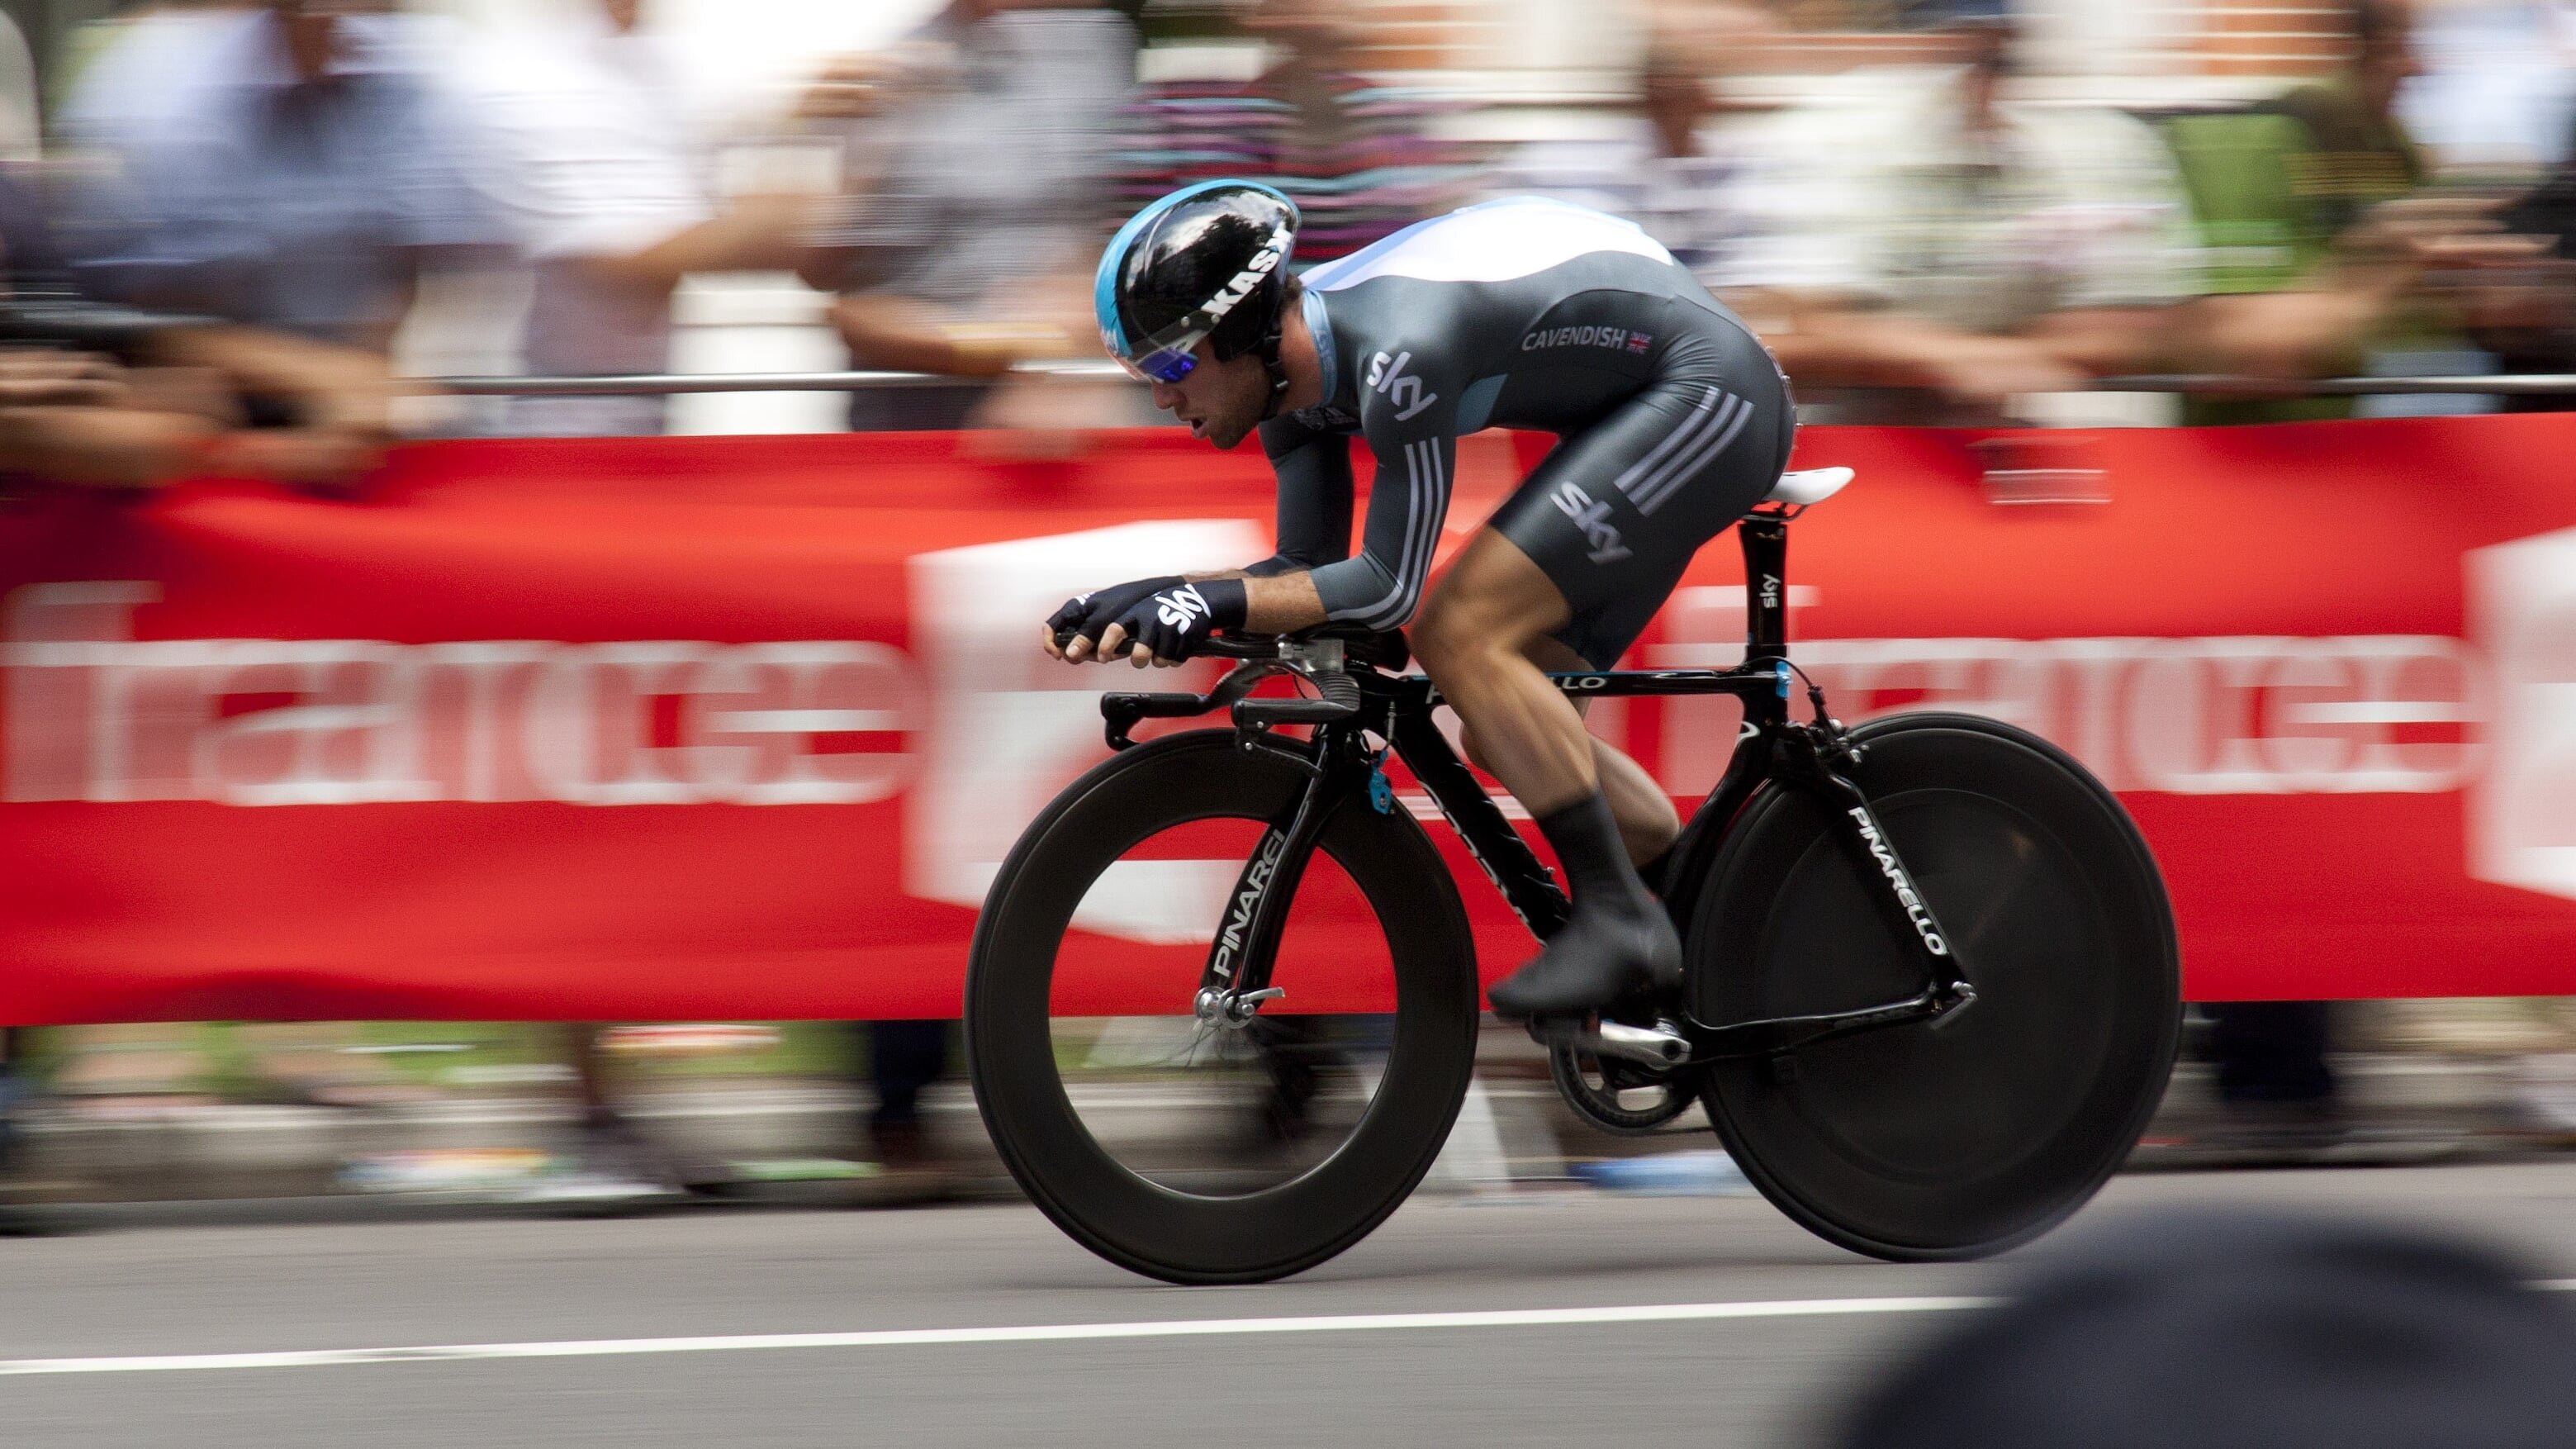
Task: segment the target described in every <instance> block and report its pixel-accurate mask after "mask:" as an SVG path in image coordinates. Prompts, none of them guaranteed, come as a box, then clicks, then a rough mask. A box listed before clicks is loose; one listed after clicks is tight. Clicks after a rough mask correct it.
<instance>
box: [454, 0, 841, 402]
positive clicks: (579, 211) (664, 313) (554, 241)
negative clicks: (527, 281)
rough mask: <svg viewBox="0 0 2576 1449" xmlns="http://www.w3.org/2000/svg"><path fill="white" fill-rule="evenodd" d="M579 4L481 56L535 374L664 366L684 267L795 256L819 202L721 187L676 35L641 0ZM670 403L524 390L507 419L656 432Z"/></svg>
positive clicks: (484, 98) (494, 188) (776, 264)
mask: <svg viewBox="0 0 2576 1449" xmlns="http://www.w3.org/2000/svg"><path fill="white" fill-rule="evenodd" d="M581 6H582V8H581V9H580V10H579V11H577V12H576V13H574V14H573V15H571V16H568V17H567V18H566V19H565V20H564V21H563V22H562V24H561V25H560V27H558V28H556V29H555V30H554V32H553V33H551V34H544V35H540V36H538V37H535V38H533V39H532V38H530V37H527V36H524V35H514V36H513V37H512V43H510V44H509V45H507V46H506V47H495V50H494V53H493V54H492V55H490V56H489V57H488V58H487V59H486V60H485V61H483V62H482V63H481V64H478V65H477V66H476V67H475V73H476V81H477V83H478V86H479V94H478V97H477V98H478V100H479V102H480V108H481V111H482V116H483V119H484V121H485V122H486V123H487V125H488V126H489V127H490V128H491V130H492V133H493V135H494V138H495V142H496V144H495V145H494V147H493V154H492V155H491V157H490V164H489V166H488V168H487V173H486V178H487V179H486V185H487V189H489V190H490V191H491V192H492V194H493V195H494V196H495V197H497V198H498V199H499V200H500V201H501V203H502V204H503V207H504V209H505V210H506V211H507V212H508V213H509V214H510V215H511V216H512V217H513V218H514V219H515V221H516V222H517V224H518V230H519V232H520V233H521V235H522V237H523V238H524V240H525V242H526V246H527V249H528V253H529V257H530V261H531V263H532V266H533V269H534V274H535V275H534V286H533V290H532V295H531V299H530V303H529V308H528V316H527V324H526V331H525V337H526V341H525V348H524V355H525V362H526V366H527V369H528V371H529V372H531V373H532V374H534V375H536V376H539V377H579V376H585V375H590V376H596V375H603V374H615V373H658V372H664V371H667V370H668V369H669V367H670V362H671V294H672V291H673V289H674V288H676V287H677V286H678V285H679V284H680V281H681V279H682V278H684V277H686V276H688V275H689V274H690V273H692V272H723V271H786V270H790V269H792V268H794V267H795V265H796V263H797V261H798V259H799V256H800V251H799V244H800V241H801V234H800V223H801V222H802V221H803V220H804V219H805V214H806V212H807V211H808V210H810V208H811V205H812V203H811V202H810V201H807V200H802V199H799V198H791V197H769V198H752V199H748V200H743V201H738V202H733V203H730V204H728V203H726V202H724V201H723V200H721V199H720V198H719V197H718V196H717V194H716V188H715V176H714V154H713V148H712V146H711V145H710V144H709V138H708V137H707V136H706V135H705V134H704V132H703V129H702V127H701V126H700V125H699V124H698V122H697V120H696V118H695V115H694V111H695V107H694V106H693V105H692V101H691V97H690V94H689V92H688V90H687V89H686V87H685V86H684V85H683V84H682V82H681V76H682V74H683V64H682V58H681V56H680V55H679V53H678V51H677V48H676V46H677V43H676V42H675V41H672V40H671V39H669V38H667V37H665V36H663V35H660V34H656V33H653V32H650V31H648V30H646V29H645V28H644V27H643V26H642V24H641V19H642V10H643V4H642V0H581ZM668 410H669V409H668V400H667V399H663V398H654V397H615V398H525V399H521V400H519V402H518V403H517V404H516V405H515V406H514V407H513V409H512V416H511V430H512V431H513V432H517V433H522V434H532V435H538V436H580V435H589V436H614V435H629V434H639V433H659V432H661V431H663V428H664V424H665V420H666V416H667V413H668Z"/></svg>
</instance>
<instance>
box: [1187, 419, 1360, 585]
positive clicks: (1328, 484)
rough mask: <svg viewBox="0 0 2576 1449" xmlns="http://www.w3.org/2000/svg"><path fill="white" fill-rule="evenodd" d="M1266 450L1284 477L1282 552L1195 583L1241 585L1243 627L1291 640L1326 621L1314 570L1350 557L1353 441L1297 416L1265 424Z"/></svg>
mask: <svg viewBox="0 0 2576 1449" xmlns="http://www.w3.org/2000/svg"><path fill="white" fill-rule="evenodd" d="M1261 447H1262V451H1263V452H1265V453H1267V454H1268V455H1269V457H1270V466H1271V467H1272V469H1274V470H1275V471H1276V472H1277V473H1278V475H1279V548H1278V551H1277V552H1276V553H1273V554H1272V555H1271V556H1270V557H1268V558H1266V559H1263V560H1262V561H1261V562H1259V563H1257V564H1253V565H1251V566H1250V567H1248V568H1240V569H1228V570H1225V571H1224V572H1222V573H1209V574H1192V575H1190V577H1191V579H1193V580H1202V579H1241V580H1243V581H1244V598H1245V603H1246V605H1247V614H1246V618H1245V621H1244V627H1245V628H1247V629H1250V630H1253V631H1255V632H1257V633H1263V634H1287V633H1293V632H1295V631H1296V630H1299V629H1310V628H1313V627H1314V626H1315V625H1317V624H1320V623H1323V622H1324V605H1323V601H1322V600H1321V599H1320V598H1319V597H1317V595H1316V592H1315V585H1314V581H1313V577H1312V574H1313V570H1315V569H1318V568H1322V567H1323V566H1325V565H1327V564H1331V563H1335V562H1338V561H1339V560H1342V559H1346V558H1348V557H1350V552H1351V494H1352V483H1351V440H1350V435H1349V434H1347V433H1340V432H1334V431H1330V430H1327V429H1323V428H1316V427H1310V426H1308V425H1306V424H1305V423H1302V422H1299V421H1298V420H1296V419H1295V418H1273V419H1272V420H1270V421H1269V422H1267V423H1264V424H1262V425H1261Z"/></svg>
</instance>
